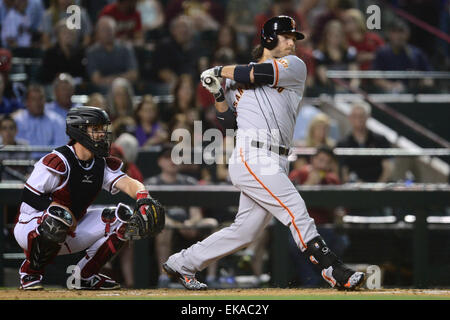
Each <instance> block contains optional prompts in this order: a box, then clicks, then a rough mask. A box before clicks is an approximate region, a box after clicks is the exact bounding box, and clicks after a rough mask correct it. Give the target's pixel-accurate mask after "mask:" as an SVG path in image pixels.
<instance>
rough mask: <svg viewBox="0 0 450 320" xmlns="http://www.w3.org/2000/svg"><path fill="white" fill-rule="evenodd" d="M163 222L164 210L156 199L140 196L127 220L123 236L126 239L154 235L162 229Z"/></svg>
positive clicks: (164, 218) (137, 238) (164, 219)
mask: <svg viewBox="0 0 450 320" xmlns="http://www.w3.org/2000/svg"><path fill="white" fill-rule="evenodd" d="M165 222H166V210H165V209H164V207H163V206H162V205H161V204H160V203H159V202H158V201H157V200H155V199H153V198H140V199H138V200H137V201H136V206H135V208H134V212H133V215H132V216H131V218H130V220H128V223H127V226H126V230H125V233H124V237H125V239H127V240H139V239H144V238H146V237H148V236H150V237H154V236H156V235H157V234H158V233H160V232H161V231H162V230H163V229H164V225H165Z"/></svg>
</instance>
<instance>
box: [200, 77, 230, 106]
mask: <svg viewBox="0 0 450 320" xmlns="http://www.w3.org/2000/svg"><path fill="white" fill-rule="evenodd" d="M206 71H208V70H206ZM206 71H205V72H206ZM205 72H203V73H205ZM203 73H202V75H201V76H200V80H201V82H202V86H203V87H204V88H205V89H206V90H208V91H209V92H211V93H212V94H213V95H214V98H215V99H216V101H217V102H222V101H224V100H225V94H224V91H223V88H222V85H221V84H220V81H219V78H217V77H216V76H212V75H209V74H206V75H204V74H203Z"/></svg>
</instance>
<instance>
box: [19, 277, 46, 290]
mask: <svg viewBox="0 0 450 320" xmlns="http://www.w3.org/2000/svg"><path fill="white" fill-rule="evenodd" d="M41 281H42V276H41V275H39V274H27V275H24V276H23V277H21V278H20V289H22V290H36V291H37V290H43V289H44V287H43V286H42V283H41Z"/></svg>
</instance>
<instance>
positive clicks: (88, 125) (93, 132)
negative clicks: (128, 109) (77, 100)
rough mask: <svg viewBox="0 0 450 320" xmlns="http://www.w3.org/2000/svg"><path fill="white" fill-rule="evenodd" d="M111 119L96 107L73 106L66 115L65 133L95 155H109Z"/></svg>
mask: <svg viewBox="0 0 450 320" xmlns="http://www.w3.org/2000/svg"><path fill="white" fill-rule="evenodd" d="M110 125H111V121H110V120H109V116H108V114H107V113H106V111H105V110H103V109H100V108H96V107H88V106H83V107H75V108H72V109H70V110H69V112H68V113H67V117H66V133H67V135H68V136H69V137H70V138H72V139H73V140H75V141H77V142H79V143H80V144H81V145H83V146H84V147H85V148H87V149H88V150H90V151H92V153H94V155H95V156H97V157H107V156H109V148H110V146H111V130H110Z"/></svg>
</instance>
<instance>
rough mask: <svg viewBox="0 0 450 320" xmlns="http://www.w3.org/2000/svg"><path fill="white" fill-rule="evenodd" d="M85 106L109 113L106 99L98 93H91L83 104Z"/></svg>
mask: <svg viewBox="0 0 450 320" xmlns="http://www.w3.org/2000/svg"><path fill="white" fill-rule="evenodd" d="M85 106H91V107H97V108H101V109H103V110H105V111H107V112H109V108H108V105H107V103H106V98H105V97H104V96H103V95H102V94H101V93H99V92H94V93H91V94H90V95H89V97H88V100H87V101H86V103H85Z"/></svg>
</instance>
